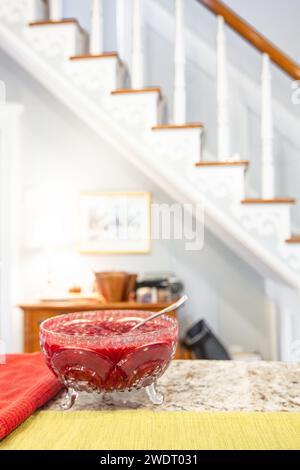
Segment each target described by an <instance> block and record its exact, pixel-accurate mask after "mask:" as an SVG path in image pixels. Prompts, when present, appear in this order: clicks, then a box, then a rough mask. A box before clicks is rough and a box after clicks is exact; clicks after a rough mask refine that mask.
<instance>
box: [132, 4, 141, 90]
mask: <svg viewBox="0 0 300 470" xmlns="http://www.w3.org/2000/svg"><path fill="white" fill-rule="evenodd" d="M131 86H132V88H143V86H144V52H143V21H142V5H141V0H133V21H132V65H131Z"/></svg>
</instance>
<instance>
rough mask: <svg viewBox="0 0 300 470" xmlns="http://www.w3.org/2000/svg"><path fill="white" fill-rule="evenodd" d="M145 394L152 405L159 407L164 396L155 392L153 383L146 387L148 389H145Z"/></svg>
mask: <svg viewBox="0 0 300 470" xmlns="http://www.w3.org/2000/svg"><path fill="white" fill-rule="evenodd" d="M146 392H147V395H148V398H149V400H150V401H151V403H153V405H161V404H162V403H163V401H164V396H163V395H162V394H161V393H159V392H158V391H157V390H156V384H155V383H153V384H151V385H148V387H146Z"/></svg>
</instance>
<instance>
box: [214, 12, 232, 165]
mask: <svg viewBox="0 0 300 470" xmlns="http://www.w3.org/2000/svg"><path fill="white" fill-rule="evenodd" d="M228 101H229V97H228V77H227V56H226V35H225V25H224V18H223V17H222V16H218V34H217V103H218V160H219V161H226V160H228V159H229V158H230V126H229V106H228Z"/></svg>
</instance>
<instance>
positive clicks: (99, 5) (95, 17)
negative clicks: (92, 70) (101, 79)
mask: <svg viewBox="0 0 300 470" xmlns="http://www.w3.org/2000/svg"><path fill="white" fill-rule="evenodd" d="M103 51H104V47H103V0H92V12H91V32H90V54H92V55H98V54H102V53H103Z"/></svg>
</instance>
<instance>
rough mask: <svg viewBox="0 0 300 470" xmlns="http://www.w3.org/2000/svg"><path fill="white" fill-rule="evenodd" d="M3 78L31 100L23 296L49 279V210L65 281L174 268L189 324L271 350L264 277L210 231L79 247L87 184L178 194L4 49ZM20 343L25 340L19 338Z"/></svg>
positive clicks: (158, 196)
mask: <svg viewBox="0 0 300 470" xmlns="http://www.w3.org/2000/svg"><path fill="white" fill-rule="evenodd" d="M0 79H2V80H4V81H5V83H6V84H7V92H8V100H13V101H17V102H20V103H21V104H23V105H24V107H25V114H24V121H23V145H22V149H23V152H22V177H23V188H22V190H23V195H24V197H23V201H24V203H23V207H22V212H23V234H22V235H23V237H24V245H23V256H22V267H21V268H22V269H21V276H22V284H23V292H22V299H30V298H32V297H33V296H34V295H35V294H36V292H37V291H40V289H42V287H43V286H44V284H45V281H46V273H45V266H44V261H43V260H44V258H43V256H42V253H41V251H40V250H39V249H38V248H34V247H32V246H31V242H30V240H32V237H33V227H34V225H35V221H36V219H37V217H39V216H40V213H41V210H42V211H43V213H45V214H47V215H50V216H54V217H56V218H58V220H59V221H60V224H61V226H62V227H63V230H64V233H65V241H64V246H61V247H60V249H59V252H58V256H57V257H56V261H55V262H54V266H53V269H54V275H55V278H56V280H57V281H59V282H62V281H63V280H64V281H66V280H67V281H68V282H76V281H79V282H80V281H82V280H85V279H87V277H88V276H89V275H90V271H91V269H99V270H100V269H127V270H137V271H139V272H141V271H146V270H167V271H174V272H175V273H176V274H177V275H178V276H179V277H180V278H181V279H182V280H183V281H184V283H185V285H186V290H187V293H188V294H189V296H190V301H189V304H188V306H187V307H186V309H185V312H182V314H181V320H182V321H181V323H182V331H184V329H185V327H186V325H188V324H190V323H191V322H193V321H195V320H196V319H198V318H202V317H204V318H206V319H207V320H208V321H209V323H210V324H211V325H212V326H213V327H214V328H215V329H216V330H217V332H218V333H219V334H220V335H221V338H222V339H223V340H224V342H225V343H226V344H230V343H239V344H242V345H244V346H245V347H246V348H249V349H257V350H260V351H261V352H262V353H263V355H264V357H266V358H267V357H268V342H267V328H268V327H267V324H266V318H265V297H264V280H263V279H262V278H261V277H260V276H259V275H258V274H257V273H256V272H254V271H253V270H252V269H251V268H250V267H249V266H247V265H246V264H245V263H244V262H242V261H241V260H240V259H239V258H238V257H237V256H236V255H235V254H233V253H232V252H231V251H230V250H229V249H227V248H226V247H224V246H223V244H222V243H221V242H220V241H219V240H217V239H216V238H215V237H214V236H213V235H211V234H210V233H209V232H207V231H206V233H205V244H204V248H203V250H202V251H201V252H199V253H194V252H186V251H185V250H184V244H183V243H182V242H180V241H176V242H174V241H156V242H154V244H153V251H152V253H151V254H150V255H139V256H137V255H135V256H125V255H124V256H100V255H99V256H83V255H81V256H80V255H79V254H78V252H77V248H76V241H77V237H76V233H77V232H76V227H77V225H76V220H77V219H76V215H77V204H78V194H79V192H80V191H83V190H89V191H93V190H95V191H101V190H107V191H110V190H112V191H113V190H148V191H151V192H152V194H153V199H154V201H155V202H172V201H170V200H169V198H168V197H167V196H166V195H165V194H164V193H163V192H162V191H161V190H160V189H159V188H157V187H156V186H155V185H154V184H153V183H152V182H150V181H149V180H148V179H147V178H145V176H143V175H142V174H140V173H139V172H138V171H137V170H136V169H134V168H132V167H131V166H130V165H129V163H128V162H125V161H123V160H122V159H121V158H120V156H119V155H118V154H116V152H115V151H113V150H112V149H111V148H109V147H108V146H107V145H106V144H105V143H104V142H102V141H101V140H100V139H99V138H98V137H97V136H96V135H94V133H93V132H92V131H91V130H89V129H88V128H87V127H86V126H85V125H84V124H82V122H80V120H79V119H77V118H76V117H75V116H74V115H72V113H71V112H70V111H69V110H67V109H66V108H65V107H64V106H63V105H62V104H61V103H60V102H58V101H56V100H55V98H53V96H52V95H50V93H48V92H47V91H46V90H45V89H44V88H43V87H42V86H41V85H39V84H38V83H37V82H36V81H34V79H32V78H31V77H30V76H29V75H27V73H25V72H24V71H23V70H22V69H21V68H20V67H19V66H17V65H16V64H15V63H14V62H13V61H12V60H11V59H10V58H9V57H7V56H6V55H5V54H4V53H1V54H0ZM8 314H9V313H8ZM17 348H20V344H19V343H18V344H15V345H14V346H13V349H17Z"/></svg>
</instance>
